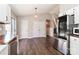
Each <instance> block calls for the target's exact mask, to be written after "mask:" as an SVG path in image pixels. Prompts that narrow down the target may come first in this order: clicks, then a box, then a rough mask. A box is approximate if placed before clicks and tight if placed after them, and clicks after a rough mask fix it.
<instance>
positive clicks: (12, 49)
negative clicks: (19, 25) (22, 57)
mask: <svg viewBox="0 0 79 59" xmlns="http://www.w3.org/2000/svg"><path fill="white" fill-rule="evenodd" d="M9 50H10V51H9V54H10V55H17V41H16V40H15V41H13V42H11V43H9Z"/></svg>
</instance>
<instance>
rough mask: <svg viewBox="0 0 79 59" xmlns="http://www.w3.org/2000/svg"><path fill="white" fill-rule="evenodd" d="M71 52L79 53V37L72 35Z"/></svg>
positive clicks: (73, 53) (72, 53)
mask: <svg viewBox="0 0 79 59" xmlns="http://www.w3.org/2000/svg"><path fill="white" fill-rule="evenodd" d="M70 54H71V55H79V38H78V37H73V36H70Z"/></svg>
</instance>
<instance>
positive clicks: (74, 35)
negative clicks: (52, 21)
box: [68, 34, 79, 38]
mask: <svg viewBox="0 0 79 59" xmlns="http://www.w3.org/2000/svg"><path fill="white" fill-rule="evenodd" d="M68 35H70V36H73V37H78V38H79V35H76V34H68Z"/></svg>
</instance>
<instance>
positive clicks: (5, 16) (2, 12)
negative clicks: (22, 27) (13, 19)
mask: <svg viewBox="0 0 79 59" xmlns="http://www.w3.org/2000/svg"><path fill="white" fill-rule="evenodd" d="M10 15H11V8H10V6H9V5H8V4H0V21H1V22H5V21H10Z"/></svg>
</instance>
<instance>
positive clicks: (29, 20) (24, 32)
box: [18, 14, 52, 38]
mask: <svg viewBox="0 0 79 59" xmlns="http://www.w3.org/2000/svg"><path fill="white" fill-rule="evenodd" d="M51 18H52V17H51V15H50V14H42V15H38V19H35V18H34V16H21V17H18V35H19V38H31V37H39V36H40V37H44V36H46V31H45V30H46V28H45V23H44V22H45V20H46V19H50V20H51ZM23 22H25V23H23ZM34 22H40V26H39V24H37V27H36V26H35V27H34ZM38 27H39V29H38V31H40V35H36V34H34V30H36V29H37V28H38ZM36 33H37V32H36Z"/></svg>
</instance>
